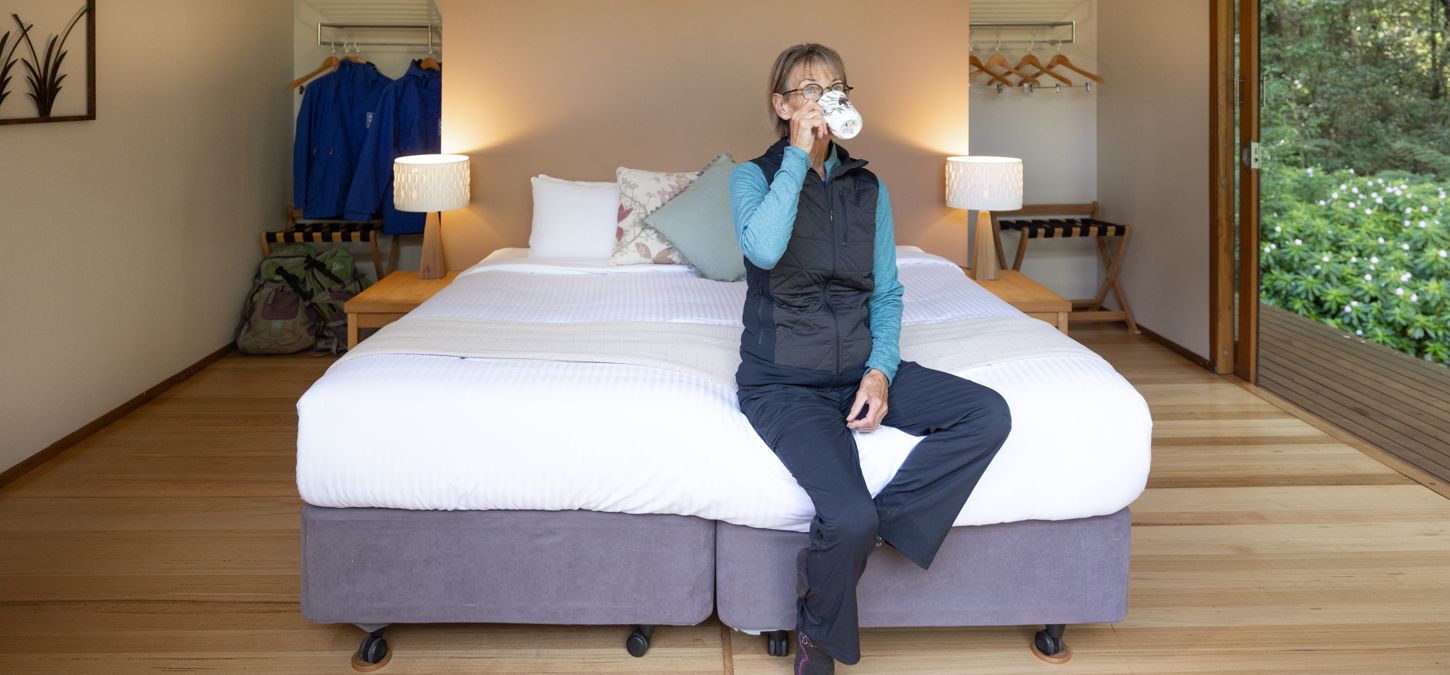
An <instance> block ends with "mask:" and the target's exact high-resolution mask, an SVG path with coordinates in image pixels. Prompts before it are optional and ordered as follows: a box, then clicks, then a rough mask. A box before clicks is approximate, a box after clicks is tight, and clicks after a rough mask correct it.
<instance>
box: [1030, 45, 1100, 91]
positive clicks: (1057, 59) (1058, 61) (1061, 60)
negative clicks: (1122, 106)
mask: <svg viewBox="0 0 1450 675" xmlns="http://www.w3.org/2000/svg"><path fill="white" fill-rule="evenodd" d="M1057 50H1058V51H1057V53H1056V54H1053V55H1052V58H1050V59H1048V60H1047V68H1046V69H1045V70H1052V69H1053V68H1056V67H1058V66H1062V67H1064V68H1067V69H1068V70H1071V71H1073V72H1075V73H1077V74H1079V75H1081V76H1083V77H1086V78H1087V79H1089V80H1092V81H1094V82H1097V83H1098V84H1106V83H1107V82H1106V81H1105V80H1103V78H1102V77H1101V76H1099V75H1098V74H1097V73H1094V72H1092V71H1089V70H1083V69H1082V68H1079V67H1077V65H1076V64H1074V63H1073V62H1072V59H1069V58H1067V55H1066V54H1063V53H1062V44H1061V43H1059V44H1058V45H1057Z"/></svg>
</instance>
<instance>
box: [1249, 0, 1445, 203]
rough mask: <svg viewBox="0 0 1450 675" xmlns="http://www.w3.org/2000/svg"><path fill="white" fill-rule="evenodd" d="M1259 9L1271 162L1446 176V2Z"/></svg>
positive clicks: (1268, 1)
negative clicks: (1427, 172)
mask: <svg viewBox="0 0 1450 675" xmlns="http://www.w3.org/2000/svg"><path fill="white" fill-rule="evenodd" d="M1262 12H1263V14H1262V30H1261V38H1262V43H1263V44H1262V50H1261V55H1262V59H1261V60H1262V67H1263V90H1262V91H1263V108H1262V111H1261V112H1262V120H1261V123H1262V128H1261V135H1262V141H1263V142H1264V144H1265V148H1266V150H1268V155H1269V157H1270V158H1271V159H1272V160H1273V161H1275V162H1278V163H1282V164H1289V165H1293V166H1297V167H1298V168H1300V169H1307V168H1308V167H1321V168H1327V169H1333V170H1342V169H1350V168H1354V169H1358V170H1359V171H1360V172H1362V173H1366V174H1379V173H1381V172H1384V171H1398V170H1412V171H1429V172H1433V173H1436V174H1437V175H1438V176H1439V177H1440V178H1441V179H1442V180H1450V170H1447V169H1450V161H1447V160H1450V44H1447V42H1450V41H1447V37H1450V0H1263V3H1262ZM1416 148H1418V149H1419V150H1418V151H1417V150H1415V149H1416Z"/></svg>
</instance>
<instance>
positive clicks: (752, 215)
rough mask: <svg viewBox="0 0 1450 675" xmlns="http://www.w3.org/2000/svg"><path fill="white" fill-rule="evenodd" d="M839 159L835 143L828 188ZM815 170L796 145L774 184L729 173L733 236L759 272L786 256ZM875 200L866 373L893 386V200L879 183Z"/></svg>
mask: <svg viewBox="0 0 1450 675" xmlns="http://www.w3.org/2000/svg"><path fill="white" fill-rule="evenodd" d="M839 164H840V160H839V159H838V158H837V157H836V146H835V144H834V143H833V144H832V145H831V148H830V150H829V151H827V153H826V165H825V172H826V180H825V182H826V183H830V181H831V174H832V173H834V172H835V170H836V167H837V166H838V165H839ZM810 170H811V160H810V155H807V154H806V152H805V151H804V150H801V149H800V148H797V147H795V146H793V145H792V146H787V147H786V149H785V156H784V157H783V158H782V160H781V164H780V170H779V171H778V172H776V174H775V180H774V181H772V182H767V181H766V180H765V174H764V173H763V172H762V171H761V170H760V167H759V166H757V165H756V164H755V163H754V162H743V163H741V164H740V165H739V166H737V167H735V170H734V172H732V173H731V174H730V207H731V210H732V211H733V212H734V217H735V236H736V237H737V238H738V239H739V240H740V250H741V251H742V252H744V253H745V257H746V258H748V259H749V260H750V262H751V263H753V264H754V265H755V266H756V267H759V268H761V269H767V270H768V269H771V268H773V267H775V264H776V263H777V262H779V261H780V257H781V256H782V255H785V249H786V246H787V245H788V244H790V234H791V230H792V228H794V226H795V216H796V205H797V203H798V202H799V199H800V193H801V186H802V185H804V184H805V180H806V172H807V171H810ZM879 185H880V187H879V190H878V193H877V195H878V196H877V198H876V241H875V251H874V253H873V258H872V273H873V276H874V277H875V281H876V285H875V288H874V289H873V290H872V291H871V299H870V302H869V307H870V311H871V356H870V357H869V358H867V359H866V369H867V372H869V371H870V370H871V369H873V368H874V369H876V370H879V371H881V374H883V375H885V376H886V381H887V383H888V384H889V383H890V382H891V381H892V380H893V379H895V378H896V367H897V366H898V365H900V363H901V346H900V340H901V305H902V302H901V295H902V292H903V290H904V289H903V288H902V286H901V281H900V280H898V279H897V277H896V232H895V230H894V227H895V226H894V223H893V221H892V218H891V197H890V195H888V194H887V192H886V184H885V183H884V182H882V183H879Z"/></svg>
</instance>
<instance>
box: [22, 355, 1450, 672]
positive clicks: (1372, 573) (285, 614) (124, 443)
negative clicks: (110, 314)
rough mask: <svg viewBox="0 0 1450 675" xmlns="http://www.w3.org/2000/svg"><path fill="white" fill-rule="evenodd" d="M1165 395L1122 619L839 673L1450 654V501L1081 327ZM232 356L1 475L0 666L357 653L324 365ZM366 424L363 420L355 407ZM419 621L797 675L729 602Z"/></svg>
mask: <svg viewBox="0 0 1450 675" xmlns="http://www.w3.org/2000/svg"><path fill="white" fill-rule="evenodd" d="M1073 334H1074V337H1077V338H1078V339H1080V340H1082V341H1083V342H1084V343H1086V344H1088V345H1089V346H1091V347H1092V348H1094V349H1095V350H1097V351H1098V352H1099V353H1101V354H1102V355H1103V356H1105V357H1106V358H1107V359H1108V360H1110V361H1112V362H1113V364H1114V365H1115V366H1117V368H1118V369H1119V370H1120V371H1121V372H1122V373H1123V374H1124V375H1125V376H1127V377H1128V379H1130V380H1132V382H1133V383H1134V384H1135V385H1137V387H1138V389H1139V390H1140V391H1142V392H1143V394H1144V396H1145V397H1146V398H1147V399H1148V403H1149V405H1150V406H1151V408H1152V411H1153V418H1154V421H1155V424H1154V433H1153V436H1154V447H1153V450H1154V457H1153V471H1152V475H1151V478H1150V480H1149V489H1148V490H1147V492H1145V493H1144V494H1143V496H1142V497H1141V498H1139V499H1138V501H1137V502H1136V503H1135V504H1134V505H1133V514H1134V524H1133V562H1132V598H1131V601H1130V607H1131V609H1130V612H1129V614H1128V617H1127V619H1126V620H1124V621H1123V622H1121V623H1118V624H1115V625H1094V626H1071V627H1069V628H1068V630H1067V641H1068V643H1069V644H1070V645H1071V646H1072V649H1073V654H1074V656H1073V660H1072V662H1071V663H1069V664H1066V665H1063V666H1049V665H1047V664H1044V663H1041V662H1039V661H1038V660H1037V659H1035V658H1034V657H1033V656H1032V655H1031V654H1030V653H1029V652H1028V650H1027V644H1028V640H1029V636H1030V635H1031V633H1032V631H1033V630H1034V628H1031V627H1020V628H991V629H952V630H868V631H865V632H864V634H863V652H864V657H863V660H862V661H861V663H860V664H859V665H857V666H855V667H850V668H845V667H843V668H841V672H843V673H1064V674H1066V673H1187V672H1195V673H1198V672H1230V671H1232V672H1311V673H1368V672H1374V673H1385V672H1425V673H1447V672H1450V500H1447V499H1445V498H1444V497H1442V496H1440V495H1439V494H1436V493H1435V492H1432V491H1431V490H1429V489H1426V488H1425V487H1422V486H1421V485H1419V484H1417V483H1415V482H1414V481H1412V480H1410V479H1408V478H1406V477H1405V476H1403V475H1401V474H1399V473H1397V472H1396V471H1394V470H1392V469H1390V468H1388V467H1386V466H1385V465H1383V464H1381V463H1380V462H1378V461H1376V460H1374V459H1372V458H1370V457H1369V456H1367V455H1366V454H1364V453H1362V452H1360V451H1358V450H1356V449H1354V448H1352V447H1349V446H1347V445H1345V444H1343V443H1341V442H1338V441H1336V440H1335V438H1334V437H1332V436H1330V435H1327V434H1326V433H1324V432H1323V431H1320V430H1319V429H1317V428H1315V427H1314V426H1311V425H1309V424H1306V423H1305V422H1303V421H1301V420H1299V419H1297V418H1296V417H1293V416H1291V415H1289V414H1287V413H1285V412H1284V411H1282V410H1280V409H1279V408H1276V407H1274V406H1273V405H1270V404H1269V403H1266V402H1265V401H1264V400H1262V399H1260V398H1258V397H1256V396H1255V395H1254V394H1253V393H1251V392H1250V391H1248V390H1246V389H1244V388H1243V387H1241V386H1238V385H1236V384H1234V383H1232V382H1230V381H1228V380H1224V379H1221V378H1219V377H1216V376H1214V375H1211V374H1209V373H1207V372H1205V371H1203V370H1201V369H1199V368H1197V367H1196V366H1193V365H1192V364H1190V363H1188V362H1187V361H1185V360H1183V359H1182V358H1180V357H1178V356H1176V355H1174V354H1172V353H1171V352H1169V351H1167V350H1165V349H1163V348H1161V347H1159V346H1157V345H1156V344H1154V343H1152V342H1150V341H1148V340H1147V339H1144V338H1142V337H1134V336H1131V335H1127V334H1126V333H1125V332H1124V331H1123V330H1122V329H1120V328H1112V327H1096V328H1090V329H1086V330H1082V331H1074V333H1073ZM328 363H329V360H327V359H317V358H310V357H294V358H256V357H243V356H229V357H227V358H225V359H223V360H221V361H219V362H217V363H216V364H214V365H212V366H210V367H208V368H207V369H206V370H204V371H203V372H201V373H200V374H198V375H197V376H195V377H193V378H192V379H190V380H187V381H186V382H183V383H182V384H180V385H178V386H177V387H176V388H174V389H172V390H171V391H169V392H168V393H166V394H165V395H163V396H161V397H160V398H158V399H157V400H156V401H154V402H152V403H150V404H147V405H146V406H144V407H143V408H141V409H140V410H138V411H137V412H135V413H133V414H131V415H129V416H127V417H125V418H123V419H122V420H120V421H119V422H117V423H115V424H113V425H111V426H110V427H107V428H106V429H104V430H102V431H101V432H100V433H98V434H96V435H95V436H94V437H92V438H90V439H89V440H87V441H85V442H83V443H82V444H80V445H79V446H77V447H75V448H72V449H71V450H68V451H66V452H65V453H64V454H63V455H61V456H60V457H59V458H57V459H55V460H53V461H51V462H49V463H47V464H45V465H43V466H41V467H40V468H38V469H36V470H35V471H33V472H31V473H30V474H28V475H26V476H25V477H23V478H21V479H20V480H18V481H17V482H15V483H13V484H11V485H9V486H6V487H4V488H0V673H31V672H46V673H51V672H65V673H118V672H157V671H167V672H187V671H209V672H214V671H236V672H240V671H252V672H295V673H327V672H334V673H349V672H352V671H351V669H350V668H349V666H348V658H349V654H350V652H351V651H352V650H353V649H355V648H356V645H357V641H358V639H359V637H360V632H359V631H358V630H357V629H355V628H353V627H351V626H318V625H312V624H309V623H307V622H306V621H304V620H303V619H302V617H301V615H300V613H299V611H298V606H297V588H298V577H297V570H298V559H297V558H298V545H297V523H298V509H299V507H300V501H299V500H298V498H297V493H296V488H295V486H294V482H293V469H294V447H293V443H294V433H295V413H294V407H293V404H294V402H295V401H296V400H297V397H298V395H300V394H301V393H302V391H304V390H305V389H306V387H307V386H308V384H309V383H311V382H312V381H313V380H314V379H315V378H316V377H317V376H318V375H320V374H321V373H322V371H323V370H324V369H325V368H326V366H327V365H328ZM361 422H362V420H360V423H361ZM624 636H625V630H624V629H622V628H612V627H611V628H563V627H533V626H501V625H472V626H399V627H396V628H393V629H390V630H389V634H388V637H389V642H390V643H391V644H392V646H393V649H394V654H395V656H394V658H393V661H392V663H391V664H390V665H389V666H388V667H387V668H386V669H385V670H383V671H382V672H383V673H399V674H401V673H464V672H469V673H485V672H486V673H496V672H517V673H545V672H546V673H566V672H576V673H598V672H659V673H720V672H733V673H742V674H743V673H785V672H787V670H788V666H787V662H786V660H784V659H775V658H771V657H768V656H766V655H765V653H764V646H763V644H762V643H761V639H760V638H752V637H749V636H745V635H741V634H738V633H734V632H732V631H729V630H724V629H722V628H721V626H720V624H719V623H718V621H715V620H713V619H712V620H710V621H708V622H706V623H705V624H703V625H700V626H696V627H691V628H661V629H659V631H658V632H657V633H656V637H655V640H654V647H653V648H652V649H651V651H650V653H649V654H648V655H647V656H646V657H644V658H642V659H635V658H631V657H629V656H628V655H626V654H625V652H624V649H623V640H624Z"/></svg>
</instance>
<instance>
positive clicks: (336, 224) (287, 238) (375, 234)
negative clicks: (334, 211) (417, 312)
mask: <svg viewBox="0 0 1450 675" xmlns="http://www.w3.org/2000/svg"><path fill="white" fill-rule="evenodd" d="M382 228H383V221H381V220H343V219H340V218H302V213H301V212H300V211H298V210H296V209H288V210H287V226H286V227H285V228H283V229H281V230H273V231H269V232H263V233H262V255H268V254H270V253H271V252H272V247H273V246H274V245H277V244H297V243H313V244H341V243H345V242H354V241H355V242H367V244H368V251H369V252H370V253H371V254H372V259H373V271H374V272H376V273H377V275H378V276H377V278H378V279H379V280H381V279H382V278H383V277H384V276H386V275H385V274H384V273H383V259H382V256H381V255H380V254H379V253H378V238H379V237H381V236H383V231H382ZM400 236H401V235H396V234H395V235H392V242H391V244H390V245H389V247H388V268H387V271H388V272H393V271H396V270H397V269H398V238H399V237H400Z"/></svg>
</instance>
